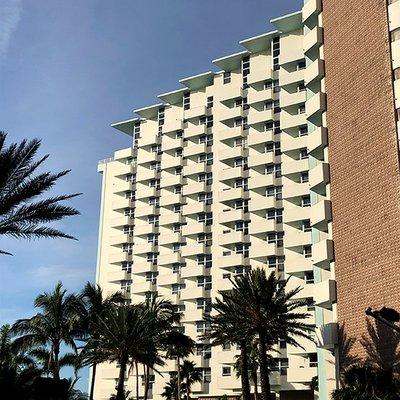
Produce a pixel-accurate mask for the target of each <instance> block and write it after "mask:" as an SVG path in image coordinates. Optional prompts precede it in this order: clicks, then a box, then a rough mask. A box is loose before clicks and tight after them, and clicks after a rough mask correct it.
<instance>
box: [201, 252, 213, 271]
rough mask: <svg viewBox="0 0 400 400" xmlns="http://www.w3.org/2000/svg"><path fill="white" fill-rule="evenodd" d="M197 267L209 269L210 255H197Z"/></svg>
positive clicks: (210, 265)
mask: <svg viewBox="0 0 400 400" xmlns="http://www.w3.org/2000/svg"><path fill="white" fill-rule="evenodd" d="M197 265H198V266H199V267H205V268H211V267H212V254H198V255H197Z"/></svg>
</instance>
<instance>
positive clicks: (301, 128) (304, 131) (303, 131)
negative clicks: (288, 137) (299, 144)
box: [299, 125, 308, 136]
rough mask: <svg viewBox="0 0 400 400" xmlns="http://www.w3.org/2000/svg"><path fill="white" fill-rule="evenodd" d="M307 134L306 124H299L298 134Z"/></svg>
mask: <svg viewBox="0 0 400 400" xmlns="http://www.w3.org/2000/svg"><path fill="white" fill-rule="evenodd" d="M307 135H308V128H307V125H304V126H301V127H300V128H299V136H307Z"/></svg>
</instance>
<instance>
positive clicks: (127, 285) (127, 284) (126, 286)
mask: <svg viewBox="0 0 400 400" xmlns="http://www.w3.org/2000/svg"><path fill="white" fill-rule="evenodd" d="M131 285H132V280H131V279H128V280H122V281H121V290H122V291H123V292H127V293H130V291H131Z"/></svg>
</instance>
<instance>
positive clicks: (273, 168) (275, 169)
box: [265, 164, 282, 178]
mask: <svg viewBox="0 0 400 400" xmlns="http://www.w3.org/2000/svg"><path fill="white" fill-rule="evenodd" d="M274 173H275V177H276V178H279V177H281V176H282V165H281V164H267V165H266V166H265V175H271V174H274Z"/></svg>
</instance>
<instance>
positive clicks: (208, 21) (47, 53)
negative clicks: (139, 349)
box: [0, 0, 302, 388]
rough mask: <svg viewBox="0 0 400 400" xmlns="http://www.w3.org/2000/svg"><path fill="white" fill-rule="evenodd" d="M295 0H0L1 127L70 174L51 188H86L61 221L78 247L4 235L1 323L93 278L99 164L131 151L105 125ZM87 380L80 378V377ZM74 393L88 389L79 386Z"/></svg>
mask: <svg viewBox="0 0 400 400" xmlns="http://www.w3.org/2000/svg"><path fill="white" fill-rule="evenodd" d="M301 4H302V1H301V0H113V1H105V0H102V1H101V0H97V1H96V0H68V1H65V0H25V1H24V0H0V130H4V131H7V132H8V133H9V141H19V140H21V139H22V138H34V137H39V138H42V140H43V145H42V149H41V151H42V154H45V153H50V155H51V157H50V159H49V160H48V162H47V164H46V167H47V168H48V169H51V170H63V169H72V172H71V173H70V174H69V176H67V177H66V178H64V179H63V180H62V181H60V183H59V185H57V188H56V190H55V192H56V193H72V192H83V195H82V196H81V197H80V198H78V199H76V200H75V201H74V202H73V205H74V206H76V207H77V208H78V209H79V210H80V211H81V213H82V215H81V216H79V217H74V218H71V219H69V220H66V221H64V222H63V223H61V224H60V227H61V228H62V229H65V230H66V231H67V232H69V233H72V234H73V235H75V236H76V237H77V238H78V239H79V241H78V242H75V241H67V240H53V241H51V240H43V241H32V242H23V241H18V242H16V241H14V240H8V239H4V238H1V239H0V248H2V249H5V250H8V251H11V252H12V253H13V254H14V256H13V257H5V256H3V257H1V256H0V257H1V258H0V278H1V279H0V323H4V322H13V321H14V320H15V319H16V318H21V317H26V316H30V315H32V314H33V312H34V310H33V308H32V302H33V299H34V297H35V296H36V295H37V294H38V293H40V292H42V291H44V290H50V289H51V288H52V287H53V286H54V284H55V283H56V282H57V281H58V280H62V282H63V283H64V285H65V286H66V287H67V288H68V289H69V290H79V289H80V288H81V287H82V286H83V284H84V283H85V282H86V281H87V280H93V279H94V274H95V265H96V251H97V230H98V216H99V198H100V184H101V180H100V176H99V175H98V173H97V172H96V168H97V161H98V160H99V159H103V158H107V157H110V156H112V154H113V152H114V151H115V150H117V149H120V148H124V147H128V146H129V144H130V141H129V138H128V137H127V136H124V135H123V134H120V133H118V132H117V131H114V130H113V129H112V128H110V123H112V122H116V121H119V120H124V119H127V118H130V117H131V116H132V111H131V110H133V109H134V108H138V107H141V106H146V105H150V104H153V103H155V102H156V96H157V94H160V93H164V92H167V91H170V90H174V89H177V88H179V85H178V80H179V79H181V78H184V77H187V76H191V75H195V74H198V73H201V72H205V71H208V70H210V69H213V66H212V64H211V60H212V59H215V58H218V57H221V56H224V55H227V54H230V53H234V52H236V51H240V50H241V48H240V46H239V45H238V41H239V40H242V39H245V38H248V37H251V36H254V35H258V34H261V33H263V32H267V31H269V30H271V27H270V25H269V22H268V21H269V19H271V18H273V17H276V16H279V15H283V14H286V13H290V12H293V11H297V10H298V9H300V7H301ZM83 375H84V376H85V375H86V374H83ZM80 386H81V387H82V388H86V382H84V379H82V380H81V382H80Z"/></svg>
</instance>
